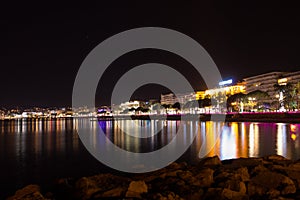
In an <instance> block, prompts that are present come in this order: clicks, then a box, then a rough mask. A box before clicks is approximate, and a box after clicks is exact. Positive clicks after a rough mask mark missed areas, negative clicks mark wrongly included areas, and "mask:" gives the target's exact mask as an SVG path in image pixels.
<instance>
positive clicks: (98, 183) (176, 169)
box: [9, 155, 300, 200]
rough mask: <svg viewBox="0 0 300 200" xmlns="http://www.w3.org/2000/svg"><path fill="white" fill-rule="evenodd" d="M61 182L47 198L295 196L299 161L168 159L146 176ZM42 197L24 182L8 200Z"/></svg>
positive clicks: (299, 188)
mask: <svg viewBox="0 0 300 200" xmlns="http://www.w3.org/2000/svg"><path fill="white" fill-rule="evenodd" d="M67 183H68V181H66V180H65V181H64V179H62V180H61V181H59V183H58V184H57V188H61V190H60V191H62V192H63V193H64V191H66V190H64V188H68V192H65V194H64V195H62V194H61V193H57V192H56V191H52V193H53V196H52V197H49V198H48V199H66V198H68V199H108V198H112V199H161V200H172V199H196V200H199V199H209V200H210V199H218V200H223V199H224V200H225V199H233V200H239V199H240V200H244V199H245V200H247V199H300V161H295V162H293V161H291V160H288V159H285V158H284V157H282V156H278V155H272V156H266V157H263V158H239V159H232V160H225V161H222V162H221V161H220V159H219V158H218V157H216V156H214V157H208V158H205V159H203V160H201V161H200V162H199V164H197V165H195V166H188V165H187V164H185V163H172V164H171V165H169V166H168V167H166V168H163V169H160V170H158V171H155V172H151V173H147V174H139V175H132V176H130V177H121V176H115V175H112V174H99V175H95V176H91V177H83V178H80V179H79V180H77V181H75V182H74V184H70V183H68V184H67ZM52 193H51V194H52ZM44 196H45V195H44ZM44 196H43V195H42V194H41V192H40V189H39V186H37V185H29V186H27V187H25V188H23V189H21V190H18V191H17V192H16V193H15V195H14V196H12V197H10V198H9V199H47V198H45V197H44ZM46 196H47V195H46Z"/></svg>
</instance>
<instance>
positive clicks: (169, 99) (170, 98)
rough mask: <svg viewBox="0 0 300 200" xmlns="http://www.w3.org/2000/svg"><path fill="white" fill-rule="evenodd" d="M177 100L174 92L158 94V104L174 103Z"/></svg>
mask: <svg viewBox="0 0 300 200" xmlns="http://www.w3.org/2000/svg"><path fill="white" fill-rule="evenodd" d="M176 102H178V100H177V98H176V96H175V94H173V93H169V94H161V95H160V104H161V105H173V104H174V103H176Z"/></svg>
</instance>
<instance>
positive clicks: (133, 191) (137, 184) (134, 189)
mask: <svg viewBox="0 0 300 200" xmlns="http://www.w3.org/2000/svg"><path fill="white" fill-rule="evenodd" d="M147 192H148V187H147V185H146V183H145V182H144V181H131V182H130V184H129V187H128V191H127V192H126V197H134V198H141V194H143V193H147Z"/></svg>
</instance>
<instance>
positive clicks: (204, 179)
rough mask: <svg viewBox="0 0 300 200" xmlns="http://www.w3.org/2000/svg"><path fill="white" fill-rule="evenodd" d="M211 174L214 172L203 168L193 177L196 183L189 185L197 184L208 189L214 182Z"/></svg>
mask: <svg viewBox="0 0 300 200" xmlns="http://www.w3.org/2000/svg"><path fill="white" fill-rule="evenodd" d="M213 174H214V170H212V169H210V168H204V169H202V170H200V172H199V173H198V174H197V175H196V176H195V179H196V180H197V181H196V182H194V183H191V184H192V185H196V184H195V183H197V184H198V186H200V187H210V186H211V184H212V183H213V182H214V177H213Z"/></svg>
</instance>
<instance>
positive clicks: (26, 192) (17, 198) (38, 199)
mask: <svg viewBox="0 0 300 200" xmlns="http://www.w3.org/2000/svg"><path fill="white" fill-rule="evenodd" d="M21 199H32V200H44V199H45V198H44V197H43V195H42V194H41V191H40V186H38V185H27V186H26V187H24V188H22V189H20V190H17V191H16V193H15V195H14V196H12V197H9V198H8V199H7V200H21Z"/></svg>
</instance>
